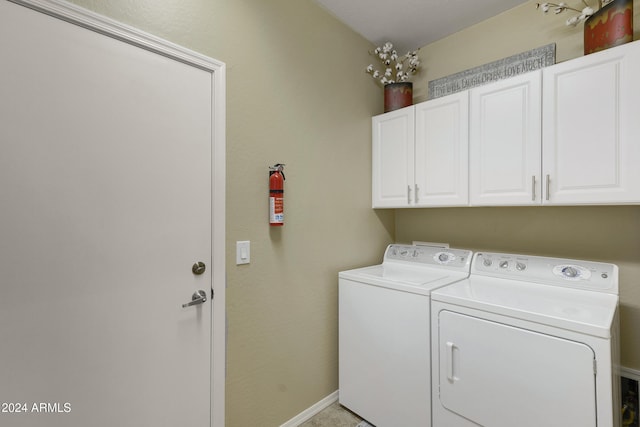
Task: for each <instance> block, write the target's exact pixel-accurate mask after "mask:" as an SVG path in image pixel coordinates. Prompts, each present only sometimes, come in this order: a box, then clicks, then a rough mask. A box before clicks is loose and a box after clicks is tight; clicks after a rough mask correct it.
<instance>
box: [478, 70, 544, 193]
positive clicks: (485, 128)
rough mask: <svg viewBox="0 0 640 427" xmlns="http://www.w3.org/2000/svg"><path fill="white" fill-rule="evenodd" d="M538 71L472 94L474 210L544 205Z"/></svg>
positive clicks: (481, 88)
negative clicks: (542, 202) (480, 207)
mask: <svg viewBox="0 0 640 427" xmlns="http://www.w3.org/2000/svg"><path fill="white" fill-rule="evenodd" d="M541 81H542V75H541V72H540V71H535V72H531V73H527V74H523V75H519V76H517V77H513V78H510V79H507V80H501V81H498V82H496V83H491V84H488V85H485V86H481V87H478V88H475V89H471V91H470V99H471V101H470V126H469V127H470V137H469V144H470V161H469V166H470V170H469V176H470V184H469V186H470V203H471V205H533V204H539V203H540V200H541V199H540V196H541V191H540V190H541V185H540V182H541V181H540V157H541V154H540V134H541V129H540V116H541V111H540V110H541V95H542V89H541Z"/></svg>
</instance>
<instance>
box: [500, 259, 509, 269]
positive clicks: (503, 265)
mask: <svg viewBox="0 0 640 427" xmlns="http://www.w3.org/2000/svg"><path fill="white" fill-rule="evenodd" d="M507 267H509V261H500V268H507Z"/></svg>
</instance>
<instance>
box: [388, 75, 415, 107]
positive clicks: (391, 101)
mask: <svg viewBox="0 0 640 427" xmlns="http://www.w3.org/2000/svg"><path fill="white" fill-rule="evenodd" d="M409 105H413V83H412V82H399V83H389V84H386V85H384V112H385V113H387V112H389V111H393V110H397V109H399V108H403V107H408V106H409Z"/></svg>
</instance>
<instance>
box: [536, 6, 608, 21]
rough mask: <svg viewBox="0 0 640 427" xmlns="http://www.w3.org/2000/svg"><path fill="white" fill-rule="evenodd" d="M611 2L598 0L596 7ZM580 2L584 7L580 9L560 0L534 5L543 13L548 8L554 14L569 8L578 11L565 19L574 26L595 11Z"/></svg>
mask: <svg viewBox="0 0 640 427" xmlns="http://www.w3.org/2000/svg"><path fill="white" fill-rule="evenodd" d="M609 2H611V0H608V1H607V0H598V9H597V10H600V9H601V8H602V6H603V5H605V4H607V3H609ZM582 3H583V4H584V6H585V7H584V8H582V10H580V9H576V8H573V7H570V6H567V4H566V3H564V2H560V3H538V4H537V5H536V9H540V10H542V12H544V13H545V14H546V13H548V12H549V10H551V9H553V13H555V14H556V15H558V14H560V13H562V12H564V11H565V10H571V11H573V12H577V13H579V15H575V16H572V17H571V18H569V19H567V21H566V24H567V25H570V26H573V27H575V26H576V25H578V24H579V23H580V22H582V21H585V20H586V19H587V18H588V17H590V16H591V15H593V14H594V13H595V12H596V11H595V10H594V9H593V8H592V7H591V6H589V4H588V3H587V2H586V1H585V0H582Z"/></svg>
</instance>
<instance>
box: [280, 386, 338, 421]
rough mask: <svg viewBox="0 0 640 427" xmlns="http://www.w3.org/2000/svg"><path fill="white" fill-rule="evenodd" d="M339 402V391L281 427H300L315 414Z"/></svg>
mask: <svg viewBox="0 0 640 427" xmlns="http://www.w3.org/2000/svg"><path fill="white" fill-rule="evenodd" d="M337 401H338V390H336V391H334V392H333V393H331V394H330V395H329V396H327V397H325V398H324V399H322V400H321V401H319V402H318V403H316V404H314V405H313V406H310V407H309V408H307V409H305V410H304V411H302V412H300V413H299V414H298V415H296V416H295V417H293V418H291V419H290V420H289V421H287V422H286V423H284V424H282V425H281V426H280V427H298V426H299V425H300V424H302V423H303V422H305V421H307V420H309V419H311V417H313V416H314V415H315V414H317V413H318V412H320V411H322V410H323V409H324V408H326V407H327V406H329V405H331V404H333V403H334V402H337Z"/></svg>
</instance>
